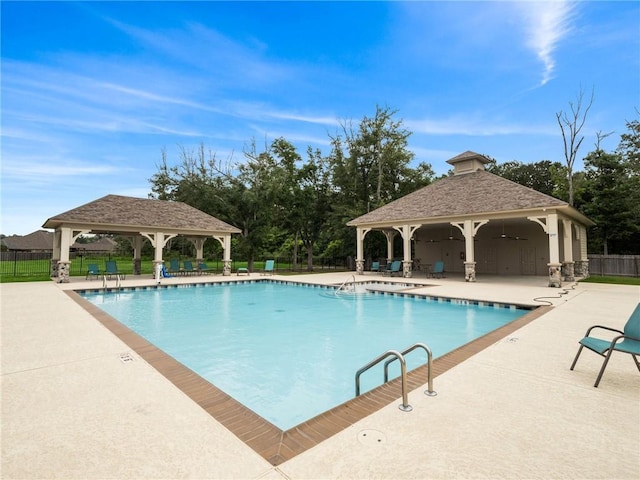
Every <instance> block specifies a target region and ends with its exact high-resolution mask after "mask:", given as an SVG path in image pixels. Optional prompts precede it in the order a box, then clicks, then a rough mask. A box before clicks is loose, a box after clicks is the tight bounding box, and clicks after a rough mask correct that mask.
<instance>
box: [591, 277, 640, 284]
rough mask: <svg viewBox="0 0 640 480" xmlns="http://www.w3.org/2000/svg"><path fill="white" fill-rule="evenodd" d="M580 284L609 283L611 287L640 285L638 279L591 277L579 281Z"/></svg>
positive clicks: (639, 279)
mask: <svg viewBox="0 0 640 480" xmlns="http://www.w3.org/2000/svg"><path fill="white" fill-rule="evenodd" d="M580 282H582V283H609V284H613V285H640V278H638V277H611V276H609V277H608V276H600V275H591V276H590V277H589V278H585V279H584V280H580Z"/></svg>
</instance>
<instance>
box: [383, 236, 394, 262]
mask: <svg viewBox="0 0 640 480" xmlns="http://www.w3.org/2000/svg"><path fill="white" fill-rule="evenodd" d="M384 236H385V237H386V238H387V262H392V261H393V239H394V238H395V237H396V232H395V231H393V230H385V231H384Z"/></svg>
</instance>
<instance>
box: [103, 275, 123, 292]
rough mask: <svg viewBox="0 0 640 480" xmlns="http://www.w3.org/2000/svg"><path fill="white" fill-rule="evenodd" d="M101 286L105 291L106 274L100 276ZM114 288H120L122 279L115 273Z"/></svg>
mask: <svg viewBox="0 0 640 480" xmlns="http://www.w3.org/2000/svg"><path fill="white" fill-rule="evenodd" d="M102 288H104V290H105V292H106V291H107V276H106V275H103V276H102ZM116 288H117V289H118V290H120V289H121V288H122V279H121V278H120V274H116Z"/></svg>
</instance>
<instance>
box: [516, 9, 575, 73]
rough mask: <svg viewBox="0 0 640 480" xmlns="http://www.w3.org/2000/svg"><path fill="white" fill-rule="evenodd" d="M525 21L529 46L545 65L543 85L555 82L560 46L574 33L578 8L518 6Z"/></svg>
mask: <svg viewBox="0 0 640 480" xmlns="http://www.w3.org/2000/svg"><path fill="white" fill-rule="evenodd" d="M515 5H516V6H517V7H518V10H519V11H520V13H521V14H522V15H523V17H524V20H525V33H526V45H527V47H528V48H530V49H531V50H533V51H534V52H535V54H536V55H537V57H538V58H539V59H540V61H541V62H542V64H543V71H542V80H541V82H540V84H541V85H545V84H546V83H547V82H548V81H549V80H551V79H552V78H553V72H554V70H555V67H556V62H555V59H554V56H553V53H554V51H555V50H556V48H557V46H558V43H559V42H560V41H561V40H562V39H563V38H564V37H566V36H567V35H568V34H569V33H571V31H572V21H573V19H574V17H575V14H576V8H577V6H576V4H575V3H574V2H567V1H552V2H517V3H516V4H515Z"/></svg>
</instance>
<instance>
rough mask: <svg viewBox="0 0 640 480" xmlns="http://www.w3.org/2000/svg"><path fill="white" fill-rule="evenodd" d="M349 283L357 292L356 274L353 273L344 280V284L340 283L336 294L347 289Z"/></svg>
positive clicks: (353, 290)
mask: <svg viewBox="0 0 640 480" xmlns="http://www.w3.org/2000/svg"><path fill="white" fill-rule="evenodd" d="M349 284H351V291H352V292H355V291H356V276H355V275H351V276H350V277H349V278H347V279H346V280H345V281H344V282H342V285H340V286H339V287H338V288H337V290H336V291H335V294H336V296H337V295H338V294H339V293H340V291H341V290H344V291H346V289H347V285H349Z"/></svg>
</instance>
